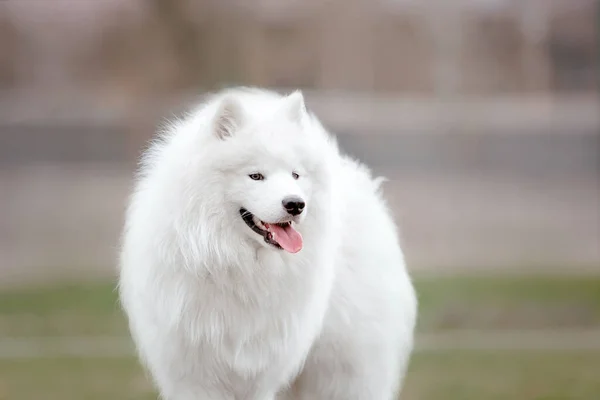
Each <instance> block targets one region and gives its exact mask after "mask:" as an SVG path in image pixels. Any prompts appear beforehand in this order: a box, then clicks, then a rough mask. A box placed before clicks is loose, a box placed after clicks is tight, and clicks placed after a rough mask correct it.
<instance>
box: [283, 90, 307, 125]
mask: <svg viewBox="0 0 600 400" xmlns="http://www.w3.org/2000/svg"><path fill="white" fill-rule="evenodd" d="M284 102H285V105H284V109H285V112H286V113H287V114H288V116H289V117H290V118H291V119H292V121H296V122H300V121H301V120H302V117H303V116H304V114H305V113H306V106H305V105H304V96H303V95H302V92H301V91H300V90H296V91H294V92H292V94H290V95H288V96H287V97H286V98H285V99H284Z"/></svg>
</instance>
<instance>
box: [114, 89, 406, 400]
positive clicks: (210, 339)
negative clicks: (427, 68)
mask: <svg viewBox="0 0 600 400" xmlns="http://www.w3.org/2000/svg"><path fill="white" fill-rule="evenodd" d="M379 184H380V180H378V179H373V178H372V177H371V175H370V172H369V171H368V170H367V168H365V167H364V166H362V165H361V164H359V163H357V162H355V161H353V160H351V159H349V158H347V157H346V156H344V155H342V154H341V153H340V151H339V149H338V147H337V145H336V143H335V141H334V139H333V138H332V137H331V136H330V135H329V134H328V133H327V132H326V131H325V129H324V128H323V126H322V125H321V124H320V122H319V121H318V119H317V118H316V117H315V116H314V115H313V114H311V113H309V112H308V111H307V110H306V109H305V106H304V100H303V96H302V94H301V92H299V91H296V92H294V93H292V94H290V95H287V96H282V95H279V94H277V93H274V92H271V91H266V90H260V89H249V88H233V89H227V90H224V91H222V92H219V93H217V94H215V95H213V96H211V97H210V98H209V99H208V100H207V101H205V102H204V103H202V104H201V105H200V106H199V107H197V108H196V109H195V110H193V111H192V112H191V113H189V115H187V116H186V117H185V118H183V119H181V120H178V121H176V122H174V123H172V124H171V125H170V126H169V127H168V128H167V129H166V131H165V132H164V133H163V134H162V135H160V137H159V138H158V139H157V140H156V141H155V142H154V143H153V144H152V145H151V147H150V148H149V149H148V150H147V151H146V153H145V156H144V158H143V161H142V164H141V168H140V171H139V174H138V176H137V179H136V184H135V189H134V191H133V194H132V196H131V199H130V203H129V207H128V210H127V214H126V223H125V229H124V232H123V243H122V251H121V258H120V278H119V293H120V298H121V303H122V306H123V308H124V310H125V313H126V315H127V317H128V320H129V327H130V331H131V334H132V337H133V339H134V342H135V344H136V347H137V349H138V353H139V356H140V359H141V360H142V361H143V363H144V365H145V366H146V367H147V369H148V370H149V372H150V375H151V376H152V378H153V379H154V381H155V384H156V386H157V388H158V389H159V391H160V393H161V395H162V396H163V398H164V399H166V400H275V399H277V400H392V399H396V396H397V394H398V392H399V390H400V387H401V383H402V382H403V380H404V375H405V372H406V367H407V364H408V360H409V358H410V354H411V351H412V347H413V331H414V327H415V320H416V314H417V313H416V306H417V302H416V298H415V293H414V290H413V286H412V284H411V281H410V278H409V276H408V274H407V271H406V269H405V265H404V257H403V253H402V250H401V248H400V245H399V241H398V235H397V230H396V226H395V224H394V222H393V219H392V217H391V215H390V213H389V212H388V209H387V207H386V205H385V203H384V201H383V199H382V197H381V194H380V191H379Z"/></svg>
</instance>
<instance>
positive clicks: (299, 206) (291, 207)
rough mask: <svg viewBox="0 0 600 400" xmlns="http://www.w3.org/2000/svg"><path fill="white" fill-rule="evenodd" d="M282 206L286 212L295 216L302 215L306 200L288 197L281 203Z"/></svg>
mask: <svg viewBox="0 0 600 400" xmlns="http://www.w3.org/2000/svg"><path fill="white" fill-rule="evenodd" d="M281 204H283V208H285V211H287V212H288V213H289V214H291V215H294V216H295V215H299V214H302V210H304V206H305V205H306V204H304V200H302V199H301V198H300V197H296V196H290V197H286V198H285V199H283V200H282V201H281Z"/></svg>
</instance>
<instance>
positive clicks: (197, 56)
mask: <svg viewBox="0 0 600 400" xmlns="http://www.w3.org/2000/svg"><path fill="white" fill-rule="evenodd" d="M202 3H203V4H202V6H201V7H202V9H203V12H206V13H209V12H210V9H209V8H210V2H209V1H202ZM149 4H150V7H151V10H152V12H153V13H154V17H155V18H156V20H157V21H160V23H161V24H162V25H163V27H164V30H165V34H166V35H167V36H168V41H169V43H170V44H171V45H172V47H173V53H174V54H175V55H176V57H177V60H176V61H177V63H178V65H179V68H180V71H181V74H182V76H181V77H179V79H177V83H178V84H179V85H190V84H191V85H194V86H196V85H198V84H200V83H201V74H202V71H203V70H204V68H205V63H204V57H203V55H202V51H201V49H202V29H201V28H200V26H199V23H198V21H195V20H194V18H193V17H194V16H193V15H192V14H191V13H190V10H189V8H188V7H187V6H186V1H184V0H150V2H149ZM197 7H198V6H197Z"/></svg>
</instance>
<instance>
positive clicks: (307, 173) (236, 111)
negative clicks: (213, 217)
mask: <svg viewBox="0 0 600 400" xmlns="http://www.w3.org/2000/svg"><path fill="white" fill-rule="evenodd" d="M210 133H211V135H212V139H211V140H212V143H211V145H210V150H211V151H210V154H207V155H206V157H207V159H206V160H205V161H206V162H204V163H203V165H204V167H205V168H207V170H206V173H207V174H208V175H209V179H212V180H213V181H214V189H215V193H216V192H218V191H220V196H219V199H220V200H219V201H220V204H218V206H219V207H223V208H222V210H223V212H225V213H226V215H224V219H225V220H224V221H222V222H223V223H224V224H229V225H230V226H233V227H235V230H236V233H239V234H241V236H242V239H249V240H251V241H252V242H253V243H259V245H260V246H266V247H267V248H271V249H274V250H284V251H287V252H290V253H296V252H299V251H300V250H301V249H302V247H303V243H304V240H303V233H309V232H310V230H309V226H310V222H311V221H313V222H314V221H315V220H316V219H318V218H319V217H320V216H322V212H323V209H324V208H328V207H329V204H328V201H329V193H328V191H329V188H328V187H329V186H330V183H331V168H330V165H331V164H332V160H331V158H332V152H331V150H332V146H331V143H330V142H329V141H328V138H327V137H326V135H325V134H324V131H323V130H322V127H321V126H320V124H318V122H317V121H316V120H313V118H312V116H310V115H309V114H308V112H307V111H306V109H305V105H304V98H303V96H302V93H301V92H299V91H296V92H294V93H292V94H291V95H289V96H285V97H280V96H277V97H274V98H269V99H264V98H258V99H254V101H253V99H252V96H246V97H245V96H239V95H238V94H236V93H233V94H226V95H224V96H223V97H222V98H220V99H219V101H218V106H217V107H216V109H215V112H214V115H213V119H212V124H211V126H210ZM238 240H239V239H238Z"/></svg>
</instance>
